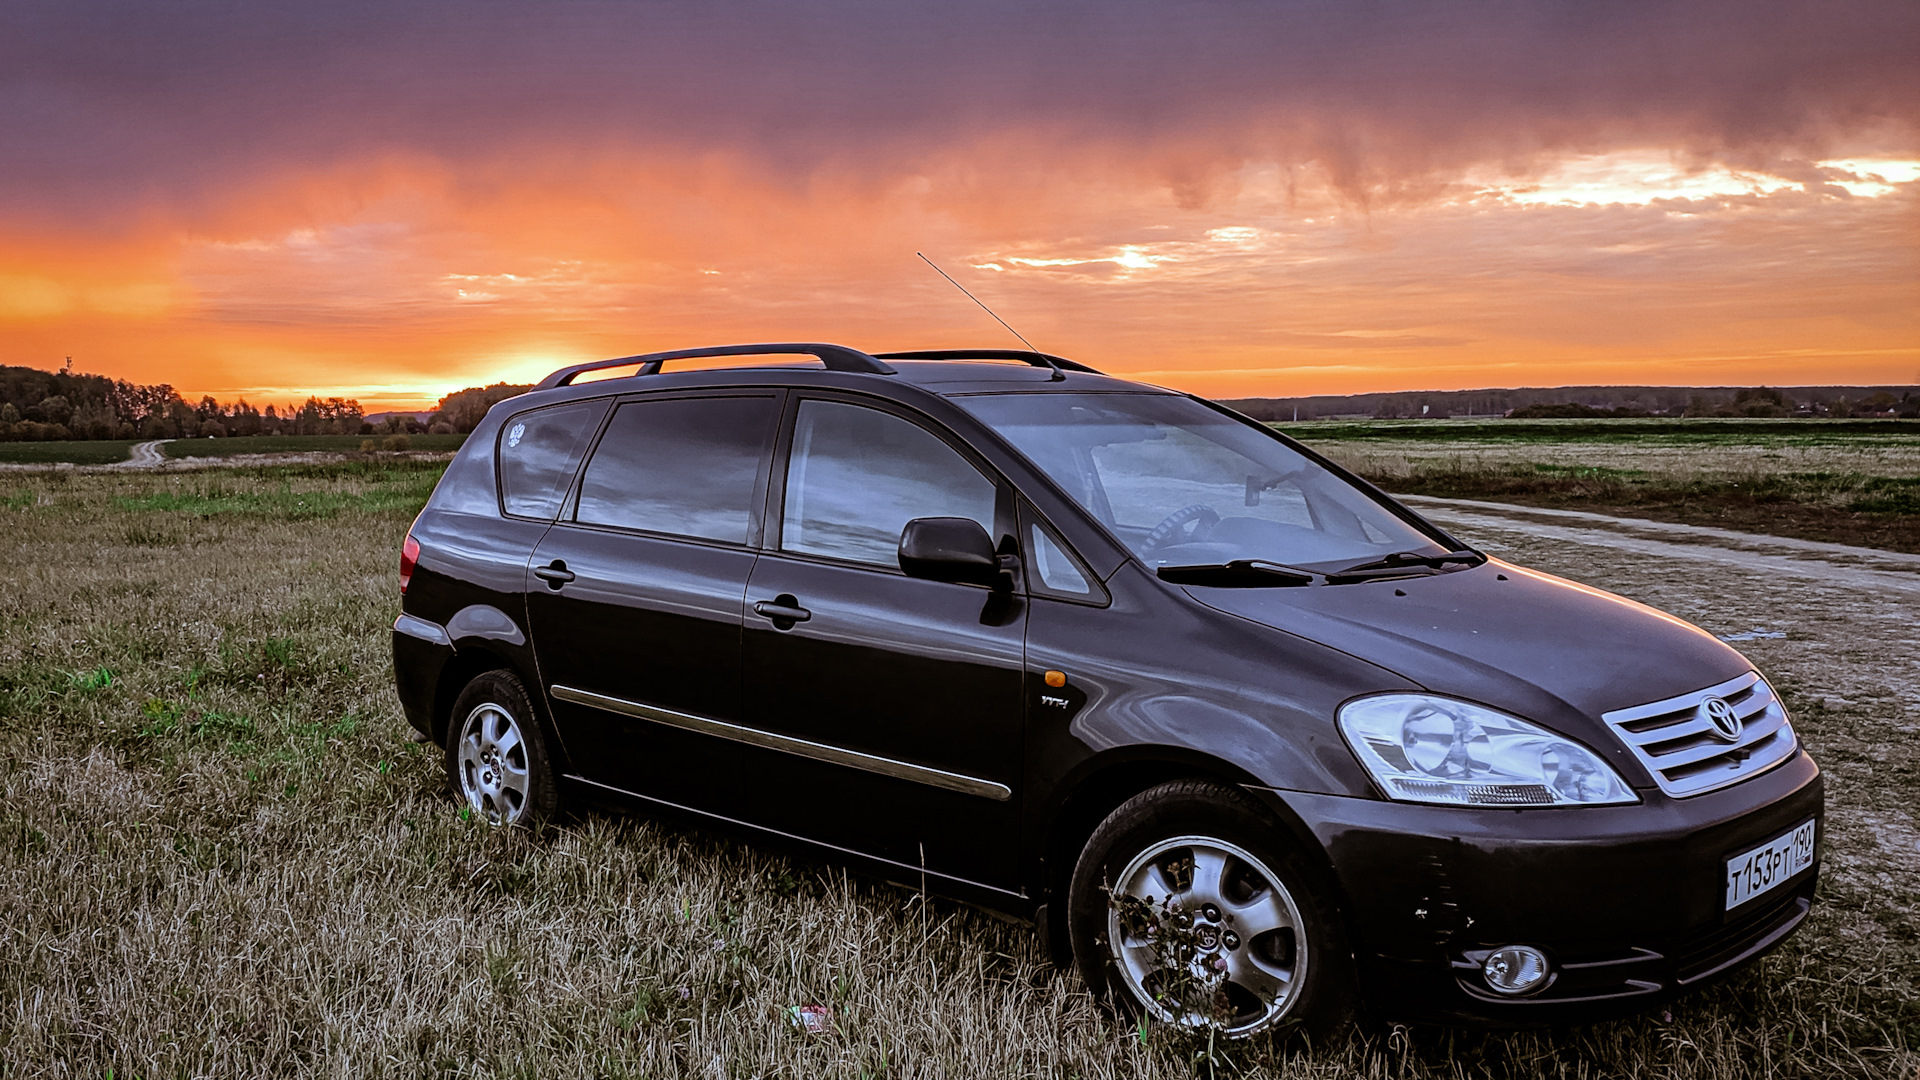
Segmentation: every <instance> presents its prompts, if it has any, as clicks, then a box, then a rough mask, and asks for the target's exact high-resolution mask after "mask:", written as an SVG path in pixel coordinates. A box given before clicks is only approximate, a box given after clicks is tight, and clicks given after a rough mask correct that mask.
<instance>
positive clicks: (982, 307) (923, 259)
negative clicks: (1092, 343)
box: [914, 251, 1052, 367]
mask: <svg viewBox="0 0 1920 1080" xmlns="http://www.w3.org/2000/svg"><path fill="white" fill-rule="evenodd" d="M914 254H915V255H919V256H920V261H921V262H923V263H926V264H927V265H928V266H932V267H933V272H934V273H936V274H939V275H940V276H941V277H943V278H946V279H947V283H948V284H949V285H952V286H953V287H954V288H956V289H959V290H960V291H961V292H963V293H966V295H967V299H969V300H971V301H973V302H974V303H976V304H980V310H981V311H984V312H986V313H987V314H989V315H993V309H992V308H990V307H988V306H987V305H985V304H982V303H980V298H979V297H977V296H975V295H973V294H972V293H970V292H967V287H966V286H965V285H962V284H960V283H959V282H957V281H955V280H953V275H952V274H949V273H947V272H946V271H945V270H942V269H940V267H939V266H937V265H935V263H934V261H933V260H932V259H929V258H927V257H926V256H925V255H922V254H921V253H920V252H918V251H916V252H914ZM993 321H994V322H997V323H999V324H1000V325H1001V326H1005V327H1006V328H1007V333H1009V334H1012V335H1013V336H1014V337H1017V338H1019V339H1020V344H1022V345H1025V346H1026V347H1027V351H1029V352H1036V353H1037V352H1039V351H1040V350H1039V349H1036V348H1034V347H1033V342H1031V341H1028V340H1027V338H1026V335H1025V334H1022V333H1021V332H1020V331H1018V330H1015V329H1014V328H1013V327H1012V326H1011V325H1009V324H1008V323H1007V320H1005V319H1003V318H1001V317H1000V316H998V315H993ZM1048 366H1049V367H1051V366H1052V365H1051V364H1049V365H1048Z"/></svg>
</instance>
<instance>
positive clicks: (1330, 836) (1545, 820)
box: [393, 344, 1823, 1035]
mask: <svg viewBox="0 0 1920 1080" xmlns="http://www.w3.org/2000/svg"><path fill="white" fill-rule="evenodd" d="M742 355H747V356H754V355H765V356H768V357H772V356H776V355H781V356H789V357H799V356H811V357H813V358H814V361H815V362H810V363H809V365H808V366H801V365H796V364H792V363H787V364H784V365H783V364H778V363H769V364H767V365H766V366H760V367H744V368H742V367H729V368H719V369H716V368H711V367H710V368H708V369H704V370H681V371H677V372H674V371H666V372H663V371H662V370H661V369H662V365H663V362H671V361H680V360H686V359H691V358H696V357H706V356H742ZM982 361H1001V362H997V363H995V362H982ZM1007 361H1011V362H1007ZM635 364H637V365H638V374H636V375H633V376H629V377H621V378H602V379H600V380H598V381H590V382H585V383H582V384H580V385H575V377H576V376H577V375H580V374H582V373H585V372H588V371H594V370H599V369H607V368H611V367H614V366H616V365H635ZM400 587H401V590H402V592H403V593H404V610H405V613H404V614H402V615H401V616H400V618H399V620H398V621H397V622H396V623H395V624H394V636H393V646H394V661H395V670H396V675H397V679H398V682H399V690H400V697H401V700H402V702H403V703H404V706H405V710H406V714H407V718H408V719H409V720H410V721H411V722H412V724H413V725H414V726H415V727H417V728H418V729H419V730H420V731H421V732H422V733H423V735H424V736H425V737H428V738H431V739H433V740H434V741H435V742H437V743H440V744H441V745H443V746H444V747H445V748H446V762H447V772H448V775H449V778H450V780H451V782H452V784H453V785H454V787H455V789H456V790H457V791H459V792H460V793H461V794H462V795H463V797H464V798H465V800H466V801H467V802H468V803H469V804H470V805H471V807H472V808H473V810H474V811H475V812H476V813H478V814H481V815H484V816H485V817H486V818H487V819H488V820H491V821H495V822H500V823H515V822H525V821H530V820H534V819H538V818H541V817H543V816H546V815H549V814H551V813H553V812H554V810H555V808H556V806H557V805H558V802H559V800H560V798H561V796H562V795H581V796H587V797H591V798H593V799H595V800H597V801H612V802H625V803H628V804H630V805H636V806H641V807H656V808H657V807H671V808H674V809H677V810H683V811H690V812H692V813H694V814H697V815H700V816H702V817H704V818H706V819H709V820H713V821H717V822H723V823H726V824H728V825H731V826H734V827H737V828H743V829H745V830H748V831H749V832H752V833H755V834H758V835H761V836H763V837H767V838H779V839H781V840H783V841H788V842H795V841H797V842H800V843H802V844H803V845H806V846H808V847H810V848H811V849H813V850H816V851H820V852H824V853H827V854H828V855H830V856H831V857H833V858H835V859H837V860H840V861H842V862H845V863H851V864H853V865H855V866H856V867H862V868H865V869H867V870H869V871H873V872H875V873H877V874H879V875H881V876H887V877H891V878H892V879H894V880H903V881H911V882H918V881H922V880H924V881H926V882H928V883H929V884H930V885H931V886H932V887H934V888H936V889H939V890H941V891H943V892H945V893H947V894H949V895H952V896H954V897H957V898H960V899H963V900H967V901H971V902H974V903H977V904H981V905H985V906H988V907H991V908H995V909H998V910H1001V911H1004V912H1007V913H1011V914H1015V915H1018V916H1022V917H1028V918H1031V919H1033V920H1034V921H1035V923H1036V924H1037V925H1038V927H1039V930H1040V932H1041V934H1042V935H1043V937H1044V939H1045V940H1046V941H1048V942H1049V945H1048V948H1049V950H1050V951H1051V952H1052V953H1053V954H1054V955H1055V956H1056V957H1058V958H1060V959H1061V961H1062V962H1067V961H1068V960H1069V958H1070V960H1071V962H1072V963H1074V964H1076V965H1077V966H1078V968H1079V970H1080V971H1081V972H1082V973H1083V974H1084V975H1085V976H1086V978H1087V981H1088V983H1089V985H1090V986H1092V987H1093V988H1094V990H1095V991H1096V992H1098V993H1102V994H1106V995H1108V996H1110V997H1111V998H1114V999H1117V1000H1118V1001H1119V1002H1120V1003H1121V1004H1122V1005H1124V1006H1127V1007H1130V1008H1135V1009H1145V1010H1147V1011H1148V1012H1150V1013H1151V1014H1153V1015H1155V1016H1157V1017H1159V1018H1160V1019H1162V1020H1167V1021H1172V1022H1179V1023H1188V1024H1198V1023H1210V1024H1215V1025H1218V1026H1219V1027H1221V1028H1224V1029H1225V1030H1226V1031H1227V1032H1228V1033H1229V1034H1234V1035H1245V1034H1250V1033H1253V1032H1256V1031H1261V1030H1265V1029H1268V1028H1272V1027H1274V1026H1276V1025H1280V1024H1283V1023H1289V1022H1298V1023H1300V1024H1302V1025H1304V1026H1306V1027H1307V1028H1308V1029H1309V1030H1311V1029H1313V1028H1315V1027H1324V1026H1326V1025H1329V1024H1331V1023H1334V1022H1336V1021H1337V1020H1338V1019H1340V1018H1342V1017H1344V1016H1345V1015H1346V1014H1347V1013H1348V1012H1349V1011H1350V1009H1351V1008H1352V1007H1353V1006H1354V1005H1356V1004H1360V1003H1364V1004H1366V1005H1367V1006H1370V1007H1371V1008H1372V1009H1373V1010H1374V1011H1375V1012H1376V1013H1378V1014H1380V1015H1383V1016H1387V1017H1394V1018H1407V1019H1427V1020H1441V1021H1470V1022H1474V1021H1477V1022H1492V1023H1537V1022H1547V1021H1564V1020H1576V1019H1585V1018H1588V1017H1593V1016H1598V1015H1603V1014H1606V1013H1609V1012H1619V1011H1629V1010H1633V1009H1638V1008H1644V1007H1645V1006H1646V1005H1648V1004H1649V1003H1651V1002H1654V1001H1657V1000H1660V999H1661V998H1662V997H1663V996H1666V995H1670V994H1672V993H1673V992H1675V991H1676V990H1678V989H1680V988H1682V987H1686V986H1688V985H1692V984H1697V983H1699V982H1701V981H1702V980H1705V979H1708V978H1711V977H1713V976H1715V975H1718V974H1721V973H1723V972H1725V971H1728V970H1730V969H1731V968H1733V967H1735V966H1736V965H1739V964H1741V963H1742V962H1744V961H1747V960H1750V959H1752V958H1754V957H1756V956H1758V955H1760V954H1761V953H1763V952H1765V951H1766V950H1768V949H1769V948H1771V947H1773V946H1774V945H1776V944H1778V943H1779V942H1780V941H1781V940H1782V939H1783V938H1785V937H1786V936H1787V935H1788V934H1790V933H1792V932H1793V931H1794V930H1795V929H1796V928H1797V927H1798V926H1799V925H1800V923H1801V922H1802V921H1803V920H1804V919H1805V918H1806V915H1807V911H1808V908H1809V905H1810V903H1811V901H1812V896H1813V890H1814V880H1815V876H1816V874H1817V872H1818V871H1817V866H1818V841H1819V838H1820V833H1821V830H1822V811H1823V799H1822V783H1821V777H1820V774H1819V771H1818V769H1817V768H1816V767H1815V766H1814V763H1813V761H1812V760H1811V759H1809V758H1808V756H1807V755H1806V754H1805V753H1804V752H1803V751H1802V749H1801V748H1800V745H1799V743H1798V741H1797V740H1796V738H1795V736H1794V732H1793V729H1792V727H1791V726H1790V724H1789V723H1788V719H1787V715H1786V710H1785V708H1784V706H1783V705H1782V703H1781V701H1780V699H1779V697H1778V696H1777V695H1776V693H1775V692H1774V690H1773V688H1772V687H1771V686H1769V685H1768V683H1767V681H1766V679H1764V678H1763V677H1761V675H1760V674H1759V673H1758V672H1756V671H1755V670H1754V668H1753V665H1752V664H1750V663H1749V662H1748V661H1747V660H1746V659H1745V658H1743V657H1742V656H1740V654H1739V653H1737V652H1735V651H1734V650H1733V649H1731V648H1729V647H1727V646H1726V645H1724V644H1722V643H1721V642H1719V641H1717V640H1715V639H1714V638H1713V637H1712V636H1711V635H1709V634H1706V633H1704V632H1702V631H1701V630H1699V629H1698V628H1696V627H1694V626H1692V625H1690V624H1688V623H1685V622H1683V621H1681V620H1679V619H1677V618H1674V617H1672V616H1670V615H1666V614H1663V613H1661V612H1659V611H1656V610H1653V609H1652V608H1648V607H1645V606H1643V605H1640V604H1637V603H1634V602H1632V601H1629V600H1625V599H1623V598H1621V597H1618V596H1614V595H1612V594H1609V593H1605V592H1602V591H1600V590H1598V589H1593V588H1588V587H1586V586H1584V585H1579V584H1576V583H1574V582H1571V581H1566V580H1563V579H1561V578H1556V577H1552V576H1550V575H1547V574H1543V573H1539V572H1537V571H1533V570H1528V569H1526V568H1524V567H1520V566H1515V565H1513V564H1511V563H1506V562H1503V561H1501V560H1500V559H1497V558H1493V557H1491V556H1488V555H1486V554H1484V553H1482V552H1479V551H1476V550H1473V549H1472V548H1470V547H1468V546H1467V545H1465V544H1463V543H1461V542H1460V541H1459V540H1457V539H1455V538H1453V537H1451V536H1449V535H1448V534H1447V533H1445V532H1444V531H1442V530H1441V529H1439V528H1437V527H1435V526H1434V525H1433V524H1431V523H1430V522H1428V521H1426V520H1424V519H1423V518H1421V517H1420V516H1419V515H1418V514H1416V513H1414V512H1413V511H1411V510H1409V509H1407V508H1406V507H1405V506H1402V505H1401V504H1399V503H1398V502H1395V501H1394V500H1393V499H1392V498H1390V497H1389V496H1387V495H1385V494H1383V493H1381V492H1380V491H1379V490H1377V489H1375V488H1374V487H1372V486H1371V485H1369V484H1367V483H1366V482H1365V481H1363V480H1360V479H1358V478H1357V477H1354V476H1353V475H1351V474H1349V473H1347V472H1345V471H1344V470H1342V469H1340V468H1339V467H1337V466H1335V465H1333V464H1331V463H1329V462H1327V461H1326V460H1325V459H1323V458H1321V457H1319V456H1318V455H1316V454H1314V453H1313V452H1312V451H1310V450H1307V449H1306V448H1304V447H1302V446H1301V445H1299V444H1298V443H1296V442H1294V441H1292V440H1290V439H1288V438H1286V437H1285V436H1283V435H1280V434H1277V433H1276V432H1274V431H1272V430H1269V429H1268V428H1266V427H1264V426H1262V425H1260V424H1258V423H1256V422H1254V421H1252V420H1249V419H1247V418H1245V417H1242V416H1240V415H1238V414H1236V413H1233V412H1231V411H1228V410H1226V409H1223V408H1221V407H1219V406H1216V405H1213V404H1210V403H1208V402H1205V401H1203V400H1200V399H1198V398H1195V397H1190V396H1187V395H1184V394H1179V393H1174V392H1170V391H1167V390H1161V389H1157V388H1153V387H1148V386H1142V385H1139V384H1135V383H1130V382H1124V381H1121V380H1119V379H1113V378H1108V377H1105V376H1102V375H1100V374H1099V373H1097V372H1095V371H1093V370H1092V369H1089V368H1086V367H1083V366H1080V365H1078V364H1074V363H1072V362H1070V361H1066V360H1062V359H1059V358H1058V357H1050V356H1046V355H1044V354H1039V353H1031V352H1015V351H1005V350H979V351H971V352H950V351H948V352H920V353H890V354H881V355H878V356H874V355H869V354H867V353H863V352H858V351H855V350H853V349H848V348H844V347H840V346H834V345H815V344H782V345H759V346H737V347H728V348H719V349H693V350H686V351H682V352H673V353H660V354H653V355H650V356H643V357H628V358H624V359H622V360H617V361H613V360H610V361H605V362H602V363H598V364H584V365H580V366H577V367H572V368H567V369H565V370H562V371H559V372H556V373H555V374H553V375H551V376H549V377H548V378H547V379H546V380H545V381H543V382H542V383H541V384H540V385H539V386H538V387H536V388H535V389H534V390H533V392H531V393H529V394H526V395H525V396H522V397H516V398H513V399H511V400H508V401H504V402H501V403H500V404H499V405H496V406H495V407H494V408H493V410H492V411H491V412H490V413H489V414H488V415H487V418H486V420H485V421H484V422H483V423H482V424H481V425H480V426H479V427H478V428H477V429H475V431H474V433H473V435H472V437H471V438H469V439H468V440H467V442H466V444H465V446H463V447H462V449H461V450H460V452H459V453H458V454H457V455H455V457H454V459H453V462H452V463H451V465H450V466H449V467H448V469H447V472H446V474H445V476H444V477H443V478H442V479H441V481H440V483H439V486H438V487H437V488H435V490H434V493H433V496H432V498H431V499H430V500H428V502H427V505H426V508H425V509H424V510H422V511H421V512H420V516H419V518H418V519H417V520H416V521H415V522H414V524H413V527H412V529H411V531H410V533H409V535H408V536H407V540H406V547H405V552H404V555H403V557H402V562H401V574H400Z"/></svg>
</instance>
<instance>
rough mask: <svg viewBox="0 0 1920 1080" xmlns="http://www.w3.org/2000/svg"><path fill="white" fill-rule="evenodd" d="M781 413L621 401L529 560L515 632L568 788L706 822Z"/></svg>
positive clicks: (691, 401)
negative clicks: (679, 809) (622, 796)
mask: <svg viewBox="0 0 1920 1080" xmlns="http://www.w3.org/2000/svg"><path fill="white" fill-rule="evenodd" d="M782 400H783V398H782V395H781V394H780V393H777V392H769V391H759V392H740V393H710V394H704V395H690V396H673V397H652V396H650V397H646V398H641V399H637V400H631V401H624V402H621V403H620V404H619V405H618V406H617V407H616V408H615V410H614V413H613V416H612V418H611V419H610V420H608V422H607V425H606V431H605V433H604V434H603V435H602V436H601V437H600V440H599V442H598V443H597V444H596V445H595V446H594V448H593V451H592V454H591V455H590V456H589V457H588V459H587V464H586V467H585V469H584V470H582V472H581V475H580V480H579V482H578V484H577V490H576V491H575V493H574V494H573V496H572V498H571V500H570V502H569V505H568V506H567V507H566V509H565V510H563V512H562V513H561V515H560V520H559V521H558V522H557V523H556V524H555V525H554V527H553V528H552V530H550V531H549V532H548V533H547V535H546V537H545V538H544V539H543V540H542V541H541V542H540V546H539V547H538V548H537V549H536V550H535V552H534V556H533V561H532V565H531V571H530V572H531V573H532V574H533V575H535V578H536V580H533V581H531V582H530V583H529V597H528V605H527V606H528V619H529V622H530V624H531V626H532V629H533V636H534V642H535V650H536V653H537V656H538V658H539V663H540V673H541V678H542V681H543V682H544V683H545V684H546V689H547V693H548V696H549V700H551V701H552V703H553V712H554V725H555V727H556V729H557V730H558V732H559V734H560V738H561V741H562V742H563V743H564V745H565V748H566V751H567V757H568V760H569V762H570V764H571V768H572V771H573V773H574V774H575V775H577V776H580V777H582V778H584V779H586V780H589V781H592V782H593V783H595V784H599V785H603V786H606V787H611V788H617V789H619V790H621V791H625V792H630V793H634V794H639V795H643V796H647V797H649V798H653V799H658V800H662V801H665V802H668V803H672V804H675V805H678V806H684V807H689V808H692V809H696V810H703V811H708V812H713V813H725V812H727V811H728V810H729V809H730V808H732V807H733V805H734V802H735V799H736V797H737V794H738V791H739V785H738V765H739V754H738V744H737V743H735V742H733V741H731V740H728V739H726V738H722V737H718V736H715V735H713V734H709V733H706V732H705V731H702V730H700V728H701V725H702V723H703V722H709V721H719V722H722V723H727V722H736V721H737V720H738V719H739V715H740V709H741V704H742V701H741V695H740V633H741V602H742V597H743V596H744V595H745V592H746V586H747V578H748V575H749V574H750V573H751V571H752V568H753V563H754V558H755V555H754V552H755V548H756V546H757V544H758V541H759V534H760V519H761V511H762V508H763V507H764V506H765V485H766V477H767V472H768V469H769V459H770V453H771V447H772V441H773V435H774V432H775V429H776V428H777V426H778V420H779V416H780V407H781V402H782Z"/></svg>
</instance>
